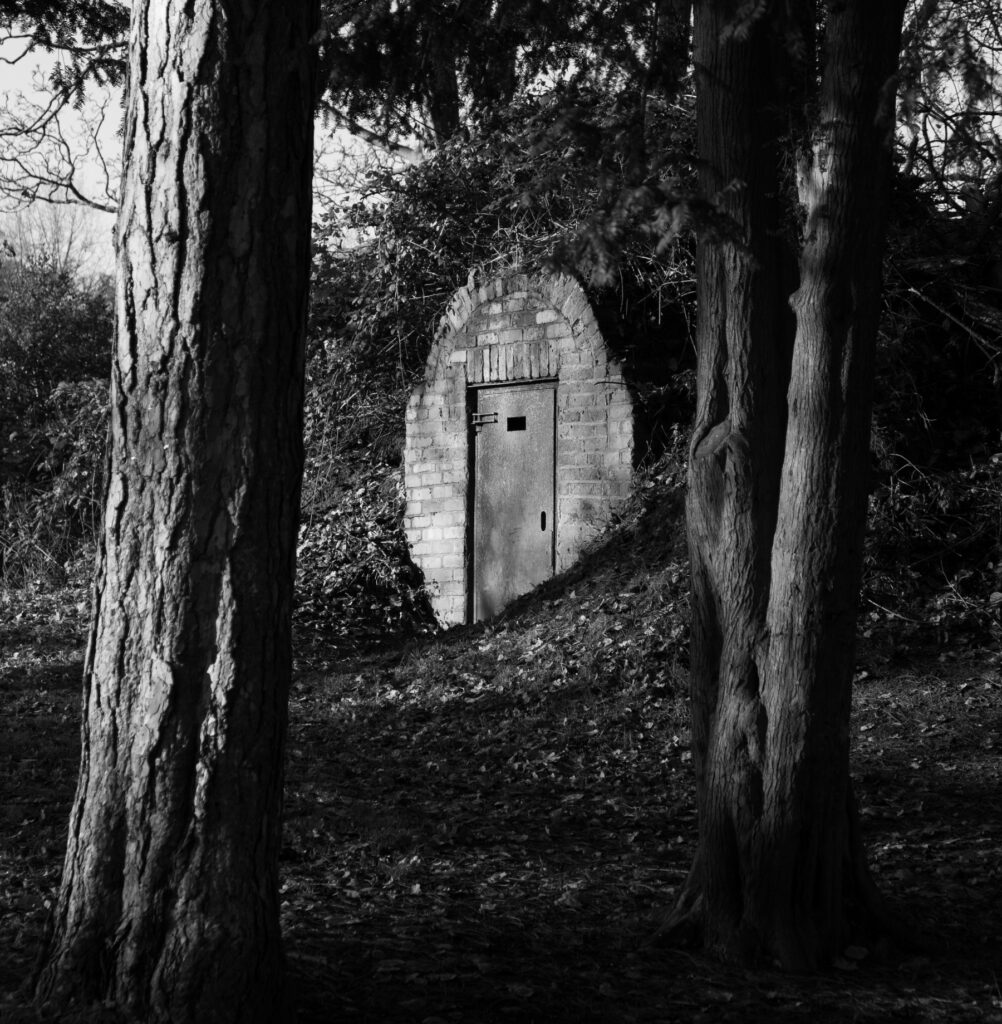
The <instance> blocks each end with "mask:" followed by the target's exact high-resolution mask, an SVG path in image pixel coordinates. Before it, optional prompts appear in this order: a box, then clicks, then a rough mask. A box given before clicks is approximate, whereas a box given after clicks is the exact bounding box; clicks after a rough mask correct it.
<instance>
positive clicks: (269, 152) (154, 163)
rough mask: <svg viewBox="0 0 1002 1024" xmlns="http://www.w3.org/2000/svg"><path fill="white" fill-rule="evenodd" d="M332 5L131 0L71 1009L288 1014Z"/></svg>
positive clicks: (59, 915)
mask: <svg viewBox="0 0 1002 1024" xmlns="http://www.w3.org/2000/svg"><path fill="white" fill-rule="evenodd" d="M316 24H317V10H316V3H315V2H314V0H303V2H300V3H286V2H285V0H243V2H235V3H220V2H215V0H195V2H194V3H186V4H181V3H173V2H171V3H166V2H165V3H152V2H150V0H145V2H142V3H136V4H134V5H133V10H132V31H131V42H130V80H129V91H128V110H127V120H126V135H125V160H126V168H125V174H124V185H123V199H122V205H121V211H120V215H119V229H118V230H119V235H118V240H119V249H118V278H119V283H118V336H117V350H116V354H115V360H114V366H113V375H112V377H113V379H112V427H111V451H110V473H109V493H108V500H107V511H106V517H105V524H104V532H103V537H102V544H101V553H100V562H99V573H98V583H97V587H96V612H95V620H94V624H93V627H92V632H91V637H90V644H89V649H88V654H87V662H86V669H85V678H84V704H85V706H84V722H83V730H82V741H83V751H82V761H81V771H80V780H79V784H78V789H77V795H76V800H75V804H74V807H73V812H72V815H71V819H70V828H69V844H68V849H67V853H66V861H65V866H64V871H63V881H62V889H61V893H60V897H59V901H58V906H57V908H56V912H55V919H54V927H53V933H52V935H51V938H50V941H49V944H48V948H47V951H46V955H45V959H44V963H43V967H42V970H41V973H40V975H39V978H38V980H37V994H38V998H39V999H40V1000H41V1001H43V1002H46V1003H50V1004H66V1003H69V1002H74V1001H80V1002H87V1001H91V1000H98V999H100V1000H105V999H110V1000H112V1001H114V1002H115V1003H116V1004H118V1005H119V1006H120V1007H121V1008H123V1009H124V1010H125V1012H126V1013H127V1014H128V1015H129V1016H130V1017H133V1018H135V1019H142V1020H154V1021H171V1022H173V1024H180V1022H188V1021H191V1022H195V1021H198V1022H203V1021H210V1020H211V1021H241V1022H244V1021H262V1022H264V1021H269V1022H270V1021H275V1020H278V1019H281V1016H282V1011H281V1007H282V998H283V996H282V983H281V978H282V962H281V957H282V954H281V949H280V936H279V920H278V910H279V908H278V887H277V861H278V848H279V818H280V810H281V789H282V751H283V744H284V736H285V725H286V703H287V693H288V686H289V678H290V670H291V640H290V611H291V596H292V583H293V571H294V553H295V540H296V528H297V519H298V505H299V487H300V478H301V469H302V424H301V416H302V412H301V410H302V388H303V334H304V328H305V317H306V302H307V290H308V281H309V262H310V251H309V235H310V202H311V190H310V183H311V165H312V98H313V93H312V90H313V85H314V83H313V80H312V68H313V58H312V55H311V46H310V39H311V35H312V33H313V32H314V31H315V26H316Z"/></svg>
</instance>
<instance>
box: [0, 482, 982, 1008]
mask: <svg viewBox="0 0 1002 1024" xmlns="http://www.w3.org/2000/svg"><path fill="white" fill-rule="evenodd" d="M652 505H653V507H651V508H650V509H649V510H648V511H647V513H646V514H645V515H643V516H641V517H640V518H639V520H638V521H637V522H636V523H634V524H632V525H627V526H625V527H624V528H623V529H622V531H621V532H620V534H619V535H618V536H616V537H614V538H613V539H612V540H611V541H610V542H609V543H608V544H607V545H606V546H605V547H604V548H603V549H601V550H600V551H598V552H596V553H595V554H594V556H592V557H591V558H590V559H588V560H587V561H586V562H585V563H584V564H583V565H582V566H580V567H579V568H578V569H576V570H574V571H573V573H571V574H570V575H568V576H566V577H563V578H561V579H558V580H555V581H552V582H551V583H550V584H548V585H547V586H546V587H544V588H542V589H541V591H539V592H537V593H536V594H535V595H533V596H532V598H531V599H528V600H524V601H523V602H521V603H520V604H519V605H517V606H516V607H514V608H513V609H511V610H510V612H509V613H508V614H507V615H506V616H505V617H504V618H503V619H502V620H500V621H497V622H495V623H493V624H491V625H488V626H480V627H474V628H469V629H461V630H455V631H452V632H450V633H448V634H444V635H442V636H439V637H425V638H419V639H416V640H414V641H412V642H411V643H409V644H400V643H397V645H396V646H393V647H389V648H384V649H382V650H379V651H376V652H375V653H370V654H369V655H367V656H360V655H358V654H355V655H352V656H350V657H349V656H347V655H344V656H339V655H338V653H337V651H336V650H335V649H334V648H333V647H331V646H330V645H328V644H325V643H324V641H323V638H322V635H321V634H320V633H319V632H318V630H317V629H316V628H315V627H314V625H311V628H310V629H309V630H308V631H306V635H305V636H304V640H303V642H302V643H301V646H300V650H299V664H298V670H297V675H296V681H295V686H294V694H293V700H292V724H291V735H290V742H289V760H288V786H287V802H286V827H285V846H284V852H283V862H282V868H283V912H284V926H285V934H286V940H287V949H288V955H289V964H290V978H291V984H292V985H293V987H294V998H295V1001H296V1003H297V1005H298V1008H299V1020H300V1022H302V1024H314V1022H316V1024H320V1022H329V1021H341V1020H345V1021H365V1022H371V1024H382V1022H387V1024H392V1022H421V1024H441V1022H462V1024H479V1022H484V1024H487V1022H493V1021H499V1022H503V1021H511V1022H547V1024H551V1022H557V1024H560V1022H567V1024H570V1022H575V1024H577V1022H587V1021H593V1022H610V1024H611V1022H632V1021H638V1022H640V1021H660V1022H673V1021H679V1022H683V1021H742V1022H743V1021H784V1020H791V1021H792V1020H801V1019H803V1018H805V1017H809V1018H813V1020H814V1021H818V1022H835V1021H840V1022H841V1021H846V1022H848V1021H873V1022H877V1021H887V1020H902V1021H929V1022H942V1024H946V1022H965V1021H970V1022H974V1021H999V1022H1002V992H1000V987H999V986H1000V983H1002V865H1000V854H1002V790H1000V756H999V755H1000V749H999V748H1000V744H1002V728H1000V726H1002V660H1000V658H999V655H998V651H997V644H996V645H995V646H994V647H993V646H991V645H988V644H982V645H980V646H979V645H977V644H968V645H967V646H966V647H963V648H959V647H955V648H953V649H951V650H942V651H937V650H935V649H930V648H928V647H926V648H923V647H921V645H920V644H919V643H917V640H916V637H915V636H914V631H913V633H912V635H911V636H910V638H909V644H910V646H909V647H908V648H907V649H905V648H903V646H902V645H896V644H895V634H894V632H893V629H892V628H890V627H888V628H885V629H883V630H882V631H881V632H879V633H876V632H874V633H873V635H871V636H870V637H869V638H868V639H867V640H866V642H865V646H864V648H863V651H862V655H861V660H860V672H859V683H858V686H857V693H856V702H855V714H854V720H853V732H854V736H855V737H856V749H855V756H854V763H853V770H854V777H855V779H856V788H857V795H858V796H859V799H860V805H861V808H862V815H863V820H864V826H865V829H866V836H867V839H868V842H869V846H870V855H871V859H872V863H873V867H874V869H875V871H876V873H877V875H878V878H879V880H880V883H881V886H882V888H883V889H884V891H885V892H886V893H887V894H888V896H889V897H891V898H892V899H893V900H895V901H896V902H898V903H900V904H901V905H902V906H903V907H904V908H905V909H906V910H907V912H908V913H909V914H910V915H911V917H912V918H913V919H914V920H915V921H916V923H917V927H920V928H921V929H924V931H925V932H926V935H927V937H928V939H929V943H930V945H929V950H928V952H926V953H923V954H922V955H915V954H914V953H906V954H902V953H899V952H897V951H895V950H893V949H888V948H883V947H878V948H874V949H867V950H864V949H862V948H854V949H852V950H850V951H848V953H847V955H846V956H844V957H843V958H842V959H841V960H840V962H839V964H838V965H837V966H836V967H835V968H833V969H832V970H830V971H828V972H826V973H823V974H819V975H816V976H810V977H791V976H789V975H784V974H781V973H779V972H777V971H773V970H768V969H766V970H762V971H758V972H754V973H753V972H746V971H742V970H735V969H733V968H728V967H724V966H722V965H720V964H719V963H717V962H716V961H714V960H713V959H712V958H709V957H707V956H704V955H702V954H698V953H694V952H687V951H681V950H675V949H669V948H666V947H665V946H664V945H663V944H662V943H661V942H660V941H659V940H658V937H657V934H656V922H657V920H658V917H659V914H660V913H661V912H662V911H663V910H664V909H666V908H667V907H668V906H670V904H671V899H672V894H673V892H674V891H675V890H676V889H677V887H678V885H679V884H680V883H681V881H682V879H683V878H684V875H685V872H686V869H687V867H688V863H689V858H690V856H691V854H692V848H693V841H694V837H695V828H696V823H695V818H694V811H693V804H692V778H691V765H690V759H689V754H688V749H687V745H688V732H687V718H686V700H685V686H684V668H683V664H684V644H685V636H686V624H685V606H686V601H685V593H686V585H687V584H686V573H685V565H684V559H683V556H682V552H681V545H680V543H679V542H678V540H677V538H676V537H675V531H676V530H677V526H675V525H674V524H675V523H676V522H677V518H678V512H679V510H678V506H677V503H675V502H673V501H672V500H671V499H667V500H660V501H655V502H653V503H652ZM85 620H86V607H85V604H84V602H83V601H81V599H80V598H79V596H77V595H70V596H67V592H63V593H62V594H59V595H49V596H45V595H35V596H34V597H31V596H30V595H25V594H20V595H17V597H16V598H15V597H12V596H11V595H8V600H7V604H6V606H5V607H4V608H3V623H4V625H3V627H2V629H3V649H2V652H0V670H2V673H3V677H2V678H3V682H2V687H3V688H2V693H0V715H2V717H0V950H2V951H3V954H4V955H3V956H2V957H0V992H2V993H3V994H2V996H0V1019H2V1020H5V1021H6V1020H11V1021H14V1020H35V1019H38V1018H37V1017H36V1016H35V1015H34V1013H33V1011H32V1010H31V1009H30V1008H27V1007H26V1006H25V1005H24V1001H23V995H21V994H19V986H20V985H21V983H22V982H23V980H24V979H25V978H26V977H27V976H28V975H29V974H30V970H31V965H32V961H33V958H34V956H35V954H36V952H37V949H38V943H39V940H40V937H41V935H42V931H43V927H44V922H45V918H46V914H47V907H48V906H49V905H50V904H51V901H52V899H53V895H54V891H55V887H56V886H57V884H58V876H59V870H60V865H61V856H62V849H63V843H64V837H65V823H66V818H67V814H68V810H69V804H70V801H71V799H72V793H73V785H74V777H75V771H76V757H77V743H78V740H77V730H78V724H77V716H78V689H79V674H80V666H81V651H80V638H81V636H82V632H83V628H84V625H85ZM310 621H311V623H313V622H314V620H310ZM850 954H851V955H850ZM88 1019H90V1020H99V1019H109V1020H110V1019H111V1018H110V1017H107V1018H102V1017H101V1015H100V1014H99V1013H95V1014H92V1015H91V1016H90V1017H89V1018H88Z"/></svg>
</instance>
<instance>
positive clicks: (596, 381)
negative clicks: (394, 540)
mask: <svg viewBox="0 0 1002 1024" xmlns="http://www.w3.org/2000/svg"><path fill="white" fill-rule="evenodd" d="M533 381H538V382H542V381H552V382H553V385H554V387H555V391H556V443H555V456H554V460H555V488H556V523H555V544H554V565H553V570H554V571H556V572H560V571H562V570H563V569H566V568H568V567H569V566H570V565H571V564H573V562H574V561H575V560H576V559H577V558H578V556H579V555H580V554H581V552H582V550H583V549H584V547H585V546H586V545H587V544H588V543H589V542H590V541H592V540H593V539H594V538H595V537H597V536H598V535H599V534H600V533H601V531H602V530H603V529H604V528H605V526H606V525H607V524H608V522H609V519H610V517H611V516H612V514H613V513H614V511H615V510H616V508H617V507H619V506H620V505H621V504H622V503H623V501H624V500H625V499H626V498H627V496H628V495H629V490H630V483H631V477H632V451H633V408H632V402H631V400H630V396H629V394H628V392H627V389H626V385H625V382H624V380H623V375H622V371H621V368H620V367H619V365H618V363H616V362H615V361H614V360H612V359H610V358H609V355H608V353H607V351H606V346H605V342H604V341H603V339H602V336H601V333H600V331H599V328H598V323H597V322H596V320H595V315H594V313H593V312H592V309H591V306H590V305H589V303H588V300H587V298H586V297H585V294H584V292H583V291H582V289H581V286H580V285H579V284H578V283H577V282H576V281H575V280H574V279H573V278H571V277H568V276H567V275H563V274H558V275H551V274H540V275H533V276H528V275H525V274H511V275H508V276H505V277H501V278H497V279H496V280H494V281H491V282H490V283H489V284H486V285H483V286H481V287H474V286H467V287H463V288H460V289H459V290H458V291H457V292H456V293H455V294H454V295H453V297H452V301H451V302H450V303H449V306H448V308H447V311H446V313H445V316H443V317H442V320H441V323H440V326H439V329H438V332H437V333H436V336H435V340H434V343H433V345H432V349H431V353H430V354H429V356H428V362H427V366H426V370H425V378H424V381H423V383H422V384H421V385H420V386H419V387H418V388H417V389H416V390H415V391H414V393H413V395H412V396H411V399H410V402H409V403H408V406H407V414H406V416H407V423H406V428H407V430H406V444H405V449H404V466H405V476H404V486H405V492H406V508H405V513H404V526H405V530H406V534H407V540H408V543H409V544H410V548H411V554H412V557H413V559H414V562H415V564H416V565H417V566H418V568H420V569H421V570H422V572H423V573H424V577H425V581H426V584H427V586H428V591H429V594H430V597H431V601H432V606H433V608H434V609H435V613H436V615H437V616H438V618H439V620H440V622H442V624H443V625H454V624H457V623H461V622H465V621H467V620H468V618H469V616H470V609H471V604H470V588H471V584H472V579H471V566H470V542H471V534H472V530H471V528H472V512H471V508H472V491H473V480H472V478H471V458H470V449H471V439H472V435H471V429H470V420H471V412H472V410H473V405H474V397H473V396H474V393H475V392H476V390H477V389H479V388H483V387H490V386H494V385H505V384H517V383H521V382H526V383H528V382H533Z"/></svg>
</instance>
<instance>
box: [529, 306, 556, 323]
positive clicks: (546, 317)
mask: <svg viewBox="0 0 1002 1024" xmlns="http://www.w3.org/2000/svg"><path fill="white" fill-rule="evenodd" d="M562 319H563V318H562V317H561V315H560V314H559V313H558V312H557V311H556V310H555V309H541V310H539V311H538V312H537V313H536V316H535V320H536V323H537V324H553V323H559V321H560V320H562Z"/></svg>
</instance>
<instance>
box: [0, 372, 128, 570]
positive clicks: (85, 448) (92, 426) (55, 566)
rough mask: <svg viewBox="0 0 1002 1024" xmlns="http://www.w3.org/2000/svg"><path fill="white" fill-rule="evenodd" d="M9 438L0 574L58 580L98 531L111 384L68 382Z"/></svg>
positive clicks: (0, 514) (0, 510)
mask: <svg viewBox="0 0 1002 1024" xmlns="http://www.w3.org/2000/svg"><path fill="white" fill-rule="evenodd" d="M30 412H31V416H30V419H29V421H28V422H27V423H26V424H25V425H23V426H22V427H21V428H20V429H18V430H15V431H13V432H11V433H10V434H8V435H7V437H6V438H5V439H4V440H5V444H4V448H3V459H4V470H5V472H4V481H3V485H2V487H0V502H2V506H0V580H2V583H3V586H4V587H7V588H16V587H20V586H24V585H26V584H49V585H60V584H61V583H63V582H64V581H65V579H66V576H67V572H68V571H69V569H70V567H71V566H72V563H73V562H75V561H76V560H77V559H78V558H80V557H82V556H84V557H85V556H86V553H87V552H88V551H89V549H90V547H91V545H92V542H93V540H94V538H95V536H96V531H97V528H98V524H99V523H100V516H101V508H100V503H101V496H102V494H103V488H104V469H105V466H104V462H105V459H104V451H105V439H106V437H107V431H108V384H107V382H106V381H104V380H98V379H96V378H90V379H87V380H80V381H65V382H63V383H62V384H59V385H58V386H57V387H56V388H55V389H54V390H53V392H52V393H51V394H50V395H49V396H48V398H47V399H46V400H45V401H44V402H41V403H38V404H36V405H34V406H33V407H32V408H31V410H30Z"/></svg>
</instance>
